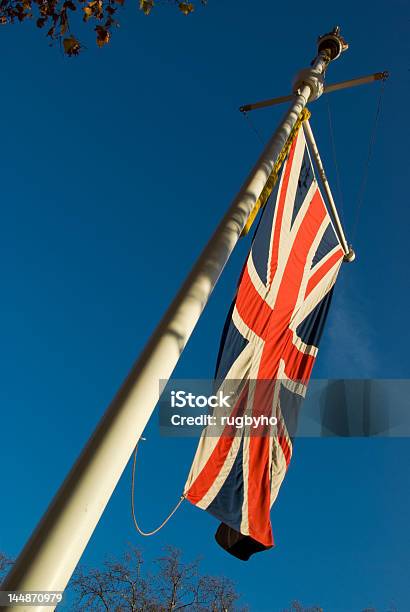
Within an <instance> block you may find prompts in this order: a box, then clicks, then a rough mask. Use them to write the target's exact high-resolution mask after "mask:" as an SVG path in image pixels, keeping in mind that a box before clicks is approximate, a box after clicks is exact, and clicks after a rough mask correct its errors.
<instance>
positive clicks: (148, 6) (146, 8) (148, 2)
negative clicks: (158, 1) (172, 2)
mask: <svg viewBox="0 0 410 612" xmlns="http://www.w3.org/2000/svg"><path fill="white" fill-rule="evenodd" d="M153 6H154V0H140V10H141V11H143V12H144V13H145V15H149V14H150V12H151V10H152V7H153Z"/></svg>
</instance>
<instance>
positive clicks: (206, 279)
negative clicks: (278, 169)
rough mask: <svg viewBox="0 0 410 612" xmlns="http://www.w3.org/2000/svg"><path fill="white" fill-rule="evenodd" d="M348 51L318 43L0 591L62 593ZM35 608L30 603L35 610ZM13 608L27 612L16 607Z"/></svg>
mask: <svg viewBox="0 0 410 612" xmlns="http://www.w3.org/2000/svg"><path fill="white" fill-rule="evenodd" d="M346 48H347V45H346V44H345V42H344V40H343V38H342V37H341V36H340V34H339V29H338V28H335V29H334V30H333V31H332V32H331V33H329V34H326V35H325V36H323V37H321V38H320V39H319V42H318V55H317V57H316V59H315V60H314V61H313V62H312V66H311V67H310V68H307V69H305V70H303V71H302V72H301V73H300V74H299V77H298V78H297V80H296V83H295V86H294V91H295V94H294V98H293V101H292V104H291V105H290V107H289V109H288V111H287V112H286V114H285V116H284V118H283V119H282V121H281V123H280V125H279V127H278V128H277V130H276V131H275V133H274V134H273V136H272V138H271V139H270V141H269V143H268V144H267V146H266V148H265V150H264V151H263V153H262V155H261V156H260V158H259V160H258V162H257V163H256V165H255V167H254V168H253V170H252V171H251V173H250V174H249V176H248V178H247V179H246V181H245V183H244V185H243V186H242V188H241V190H240V192H239V194H238V196H237V197H236V198H235V200H234V201H233V203H232V205H231V207H230V209H229V210H228V212H227V213H226V215H225V216H224V218H223V219H222V221H221V223H220V225H219V227H218V228H217V229H216V231H215V233H214V234H213V236H212V237H211V239H210V241H209V242H208V244H207V246H206V247H205V249H204V251H203V252H202V254H201V255H200V257H199V259H198V261H197V262H196V264H195V265H194V267H193V269H192V271H191V273H190V274H189V276H188V278H187V279H186V281H185V283H184V284H183V286H182V288H181V290H180V291H179V293H178V294H177V296H176V298H175V299H174V301H173V302H172V304H171V305H170V307H169V309H168V311H167V312H166V313H165V316H164V317H163V319H162V321H161V322H160V324H159V326H158V328H157V329H156V331H155V332H154V334H153V336H152V338H151V339H150V341H149V342H148V345H147V346H146V348H145V349H144V351H143V353H142V355H141V357H140V358H139V359H138V360H137V362H136V363H135V365H134V366H133V368H132V370H131V372H130V374H129V375H128V377H127V379H126V380H125V382H124V384H123V385H122V387H121V388H120V390H119V392H118V394H117V395H116V397H115V398H114V400H113V401H112V403H111V405H110V406H109V408H108V410H107V411H106V413H105V415H104V416H103V418H102V419H101V421H100V423H99V425H98V426H97V428H96V430H95V432H94V434H93V435H92V437H91V438H90V440H89V441H88V443H87V445H86V446H85V448H84V450H83V452H82V454H81V455H80V457H79V458H78V460H77V462H76V463H75V465H74V466H73V468H72V470H71V472H70V473H69V474H68V476H67V478H66V479H65V481H64V482H63V484H62V486H61V488H60V490H59V491H58V492H57V494H56V496H55V498H54V500H53V501H52V503H51V504H50V506H49V508H48V510H47V511H46V513H45V515H44V517H43V519H42V520H41V522H40V523H39V525H38V526H37V528H36V530H35V531H34V533H33V535H32V536H31V538H30V539H29V541H28V542H27V544H26V546H25V547H24V549H23V551H22V552H21V554H20V556H19V557H18V559H17V561H16V563H15V565H14V567H13V568H12V570H11V572H10V574H9V575H8V576H7V578H6V579H5V581H4V583H3V585H2V587H1V588H2V590H6V591H33V590H35V591H39V590H45V591H63V590H64V589H65V587H66V585H67V583H68V581H69V579H70V577H71V575H72V572H73V571H74V569H75V567H76V565H77V563H78V561H79V559H80V558H81V555H82V553H83V551H84V549H85V547H86V545H87V543H88V541H89V539H90V537H91V535H92V533H93V531H94V529H95V527H96V525H97V523H98V521H99V519H100V517H101V515H102V513H103V511H104V509H105V507H106V505H107V503H108V501H109V499H110V497H111V494H112V493H113V491H114V489H115V487H116V485H117V482H118V480H119V478H120V476H121V474H122V472H123V470H124V469H125V467H126V465H127V462H128V460H129V458H130V456H131V453H132V451H133V449H134V447H135V444H136V442H137V441H138V440H139V438H140V436H141V434H142V432H143V430H144V428H145V426H146V424H147V422H148V420H149V418H150V416H151V414H152V411H153V410H154V408H155V406H156V404H157V402H158V400H159V384H160V380H168V379H169V377H170V376H171V374H172V372H173V370H174V368H175V366H176V364H177V362H178V359H179V357H180V355H181V352H182V350H183V349H184V347H185V345H186V343H187V341H188V339H189V337H190V335H191V333H192V331H193V329H194V327H195V325H196V323H197V321H198V319H199V317H200V315H201V312H202V310H203V308H204V306H205V304H206V303H207V301H208V298H209V296H210V294H211V292H212V290H213V288H214V286H215V284H216V282H217V280H218V278H219V275H220V274H221V272H222V270H223V268H224V266H225V264H226V262H227V260H228V259H229V256H230V254H231V252H232V250H233V248H234V247H235V244H236V243H237V241H238V239H239V237H240V235H241V232H242V230H243V228H244V226H245V223H246V221H247V219H248V217H249V214H250V212H251V211H252V209H253V207H254V205H255V202H256V201H257V199H258V197H259V195H260V193H261V191H262V189H263V187H264V186H265V183H266V181H267V179H268V177H269V175H270V173H271V171H272V168H273V166H274V164H275V161H276V159H277V157H278V155H279V153H280V152H281V150H282V148H283V146H284V144H285V142H286V140H287V138H288V136H289V134H290V132H291V130H292V128H293V126H294V125H295V122H296V120H297V119H298V117H299V115H300V113H301V111H302V110H303V108H304V107H305V105H306V103H307V102H308V101H311V100H314V99H316V98H317V97H318V96H320V95H321V93H322V91H323V75H324V72H325V70H326V68H327V65H328V64H329V62H330V61H331V60H334V59H336V58H337V57H339V55H340V54H341V52H342V51H344V50H345V49H346ZM40 608H41V606H40V605H38V606H32V609H33V610H40ZM14 609H15V610H24V609H25V608H24V607H23V606H20V605H16V606H14Z"/></svg>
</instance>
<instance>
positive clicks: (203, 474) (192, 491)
mask: <svg viewBox="0 0 410 612" xmlns="http://www.w3.org/2000/svg"><path fill="white" fill-rule="evenodd" d="M247 401H248V384H246V386H245V387H244V389H243V391H242V393H241V396H240V398H239V400H238V401H237V403H236V405H235V407H234V409H233V410H232V412H231V414H230V416H232V417H235V416H241V415H243V413H244V411H245V408H246V404H247ZM237 431H238V430H237V429H236V427H235V426H234V425H226V427H225V428H224V430H223V432H222V434H221V436H220V438H219V440H218V442H217V444H216V446H215V448H214V450H213V451H212V453H211V455H210V457H209V459H208V461H207V462H206V464H205V465H204V467H203V468H202V470H201V471H200V473H199V474H198V476H197V477H196V479H195V480H194V482H193V483H192V485H191V486H190V487H189V489H188V492H187V494H186V498H187V499H188V500H189V501H190V502H191V503H192V504H194V505H196V504H198V503H199V502H200V501H201V499H202V498H203V497H204V496H205V495H206V494H207V493H208V491H209V489H210V488H211V486H212V485H213V484H214V482H215V480H216V478H217V477H218V475H219V472H220V471H221V469H222V467H223V465H224V463H225V461H226V458H227V456H228V453H229V451H230V449H231V447H232V444H233V441H234V439H235V433H237Z"/></svg>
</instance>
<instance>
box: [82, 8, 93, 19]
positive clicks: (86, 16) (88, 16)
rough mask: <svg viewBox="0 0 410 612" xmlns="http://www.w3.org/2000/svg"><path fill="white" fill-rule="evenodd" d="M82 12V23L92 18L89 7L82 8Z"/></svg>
mask: <svg viewBox="0 0 410 612" xmlns="http://www.w3.org/2000/svg"><path fill="white" fill-rule="evenodd" d="M83 11H84V17H83V20H84V21H88V20H89V19H90V17H91V16H92V14H93V11H92V9H91V8H90V7H89V6H84V7H83Z"/></svg>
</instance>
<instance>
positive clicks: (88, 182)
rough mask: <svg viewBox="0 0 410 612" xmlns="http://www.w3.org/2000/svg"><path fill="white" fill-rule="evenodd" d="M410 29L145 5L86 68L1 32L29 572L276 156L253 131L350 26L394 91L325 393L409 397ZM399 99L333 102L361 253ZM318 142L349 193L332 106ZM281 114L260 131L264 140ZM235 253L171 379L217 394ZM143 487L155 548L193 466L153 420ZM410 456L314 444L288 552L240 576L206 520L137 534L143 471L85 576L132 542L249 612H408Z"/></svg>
mask: <svg viewBox="0 0 410 612" xmlns="http://www.w3.org/2000/svg"><path fill="white" fill-rule="evenodd" d="M408 20H409V10H408V6H407V5H406V3H405V2H404V0H400V1H399V0H393V1H392V2H388V3H387V2H383V3H382V2H376V3H374V2H368V1H366V2H362V3H358V2H352V1H351V0H349V1H347V2H344V3H338V4H336V3H320V5H319V4H316V5H311V6H310V5H307V4H306V3H305V2H300V1H299V0H298V1H296V2H293V3H288V4H284V3H273V2H270V1H268V0H262V1H260V2H257V3H256V2H255V3H251V2H246V1H245V0H239V1H236V2H228V1H227V0H225V1H222V0H219V1H216V0H209V5H208V7H207V8H206V9H201V10H197V11H196V12H195V13H194V14H193V15H191V16H190V17H189V18H184V17H183V16H182V15H179V14H178V13H177V11H175V10H172V9H171V7H167V6H165V7H164V8H163V9H162V10H160V9H159V8H158V9H157V10H155V11H154V12H153V13H152V15H151V16H150V17H149V18H145V17H144V16H143V15H142V14H140V13H139V12H138V11H137V10H136V7H135V5H132V4H131V3H129V6H128V8H126V9H125V10H124V11H122V18H121V28H120V29H119V30H118V31H116V32H115V35H114V38H113V41H112V44H110V45H109V46H108V47H106V48H104V49H102V50H99V49H97V48H96V47H95V46H94V43H93V41H91V40H89V41H87V47H88V49H87V51H86V52H85V53H84V54H83V55H82V56H80V57H79V58H77V59H72V60H69V59H67V58H64V57H63V56H62V55H61V53H60V51H59V49H58V48H57V47H56V48H54V49H53V48H51V49H50V48H49V47H48V44H47V41H46V39H45V38H43V33H42V32H40V31H37V30H36V29H35V28H34V25H33V24H23V25H20V26H15V27H5V28H2V30H1V39H0V49H1V54H2V58H3V62H2V74H3V78H2V94H1V109H2V129H1V147H0V168H1V186H2V223H1V224H0V249H1V271H2V290H3V291H2V303H1V307H2V308H1V310H2V315H1V317H0V337H1V360H2V367H1V385H0V401H1V411H2V444H1V459H2V463H1V465H2V477H3V495H4V497H3V503H2V504H1V507H0V519H1V525H2V529H1V533H0V549H1V550H4V551H6V552H7V553H8V554H10V555H16V554H17V553H18V551H19V550H20V548H21V547H22V546H23V544H24V542H25V541H26V539H27V537H28V536H29V535H30V533H31V531H32V529H33V527H34V526H35V525H36V523H37V521H38V520H39V519H40V517H41V515H42V513H43V512H44V510H45V509H46V507H47V505H48V502H49V501H50V499H51V497H52V496H53V494H54V492H55V491H56V489H57V488H58V486H59V484H60V483H61V481H62V478H63V477H64V475H65V474H66V473H67V471H68V470H69V468H70V466H71V465H72V463H73V461H74V460H75V458H76V457H77V455H78V453H79V451H80V450H81V448H82V446H83V445H84V443H85V441H86V440H87V438H88V436H89V435H90V433H91V432H92V431H93V429H94V427H95V425H96V423H97V422H98V420H99V418H100V416H101V414H102V413H103V411H104V409H105V408H106V406H107V404H108V403H109V401H110V399H111V398H112V396H113V395H114V393H115V391H116V389H117V388H118V386H119V385H120V383H121V382H122V380H123V378H124V376H125V375H126V373H127V371H128V370H129V368H130V366H131V364H132V362H133V361H134V359H135V358H136V357H137V355H138V353H139V352H140V350H141V349H142V347H143V346H144V343H145V342H146V341H147V339H148V338H149V335H150V333H151V332H152V330H153V329H154V327H155V325H156V323H157V322H158V321H159V319H160V317H161V315H162V313H163V312H164V310H165V308H166V306H167V304H168V303H169V301H170V299H171V298H172V297H173V295H174V294H175V292H176V290H177V289H178V287H179V285H180V283H181V281H182V280H183V279H184V277H185V275H186V273H187V272H188V270H189V269H190V267H191V265H192V263H193V262H194V260H195V258H196V256H197V255H198V254H199V252H200V250H201V248H202V246H203V245H204V244H205V242H206V240H207V238H208V237H209V235H210V233H211V232H212V230H213V229H214V227H215V226H216V224H217V223H218V221H219V219H220V218H221V216H222V215H223V213H224V211H225V210H226V208H227V206H228V205H229V203H230V201H231V199H232V197H233V196H234V195H235V193H236V191H237V190H238V188H239V187H240V185H241V182H242V180H243V179H244V178H245V176H246V174H247V172H248V170H249V167H250V166H251V165H252V164H253V162H254V160H255V158H256V157H257V155H258V152H259V151H260V148H261V142H260V141H259V139H258V138H257V137H256V135H255V133H254V131H252V130H251V129H250V127H249V125H248V123H247V122H246V120H245V119H244V118H243V117H242V116H241V115H240V113H239V112H238V111H237V108H238V107H239V106H240V105H241V104H243V103H246V102H249V101H253V100H258V99H263V98H267V97H272V96H275V95H283V94H286V93H288V91H289V89H290V82H291V80H292V78H293V76H294V74H295V72H296V71H297V70H298V69H299V68H302V67H304V66H305V65H308V64H309V62H310V60H311V59H312V58H313V56H314V53H315V41H316V37H317V35H319V34H321V33H323V32H326V31H328V30H329V29H330V28H331V27H333V25H335V24H336V23H339V24H340V25H341V26H342V32H343V34H344V35H345V37H346V38H347V40H348V41H349V42H350V49H349V51H348V52H347V53H346V54H345V55H344V56H343V58H342V59H340V60H338V61H337V62H335V63H334V64H333V65H332V66H331V67H330V69H329V73H328V80H329V82H334V81H338V80H343V79H347V78H352V77H355V76H360V75H363V74H368V73H371V72H374V71H379V70H385V69H388V70H390V72H391V78H390V80H389V81H388V83H387V85H386V89H385V94H384V98H383V112H382V117H381V121H380V125H379V129H378V133H377V140H376V145H375V151H374V156H373V159H372V163H371V168H370V174H369V182H368V188H367V191H366V194H365V200H364V205H363V209H362V212H361V217H360V223H359V229H358V232H357V236H356V238H355V241H354V247H355V250H356V252H357V261H356V262H355V263H354V264H352V265H351V266H345V267H344V268H343V270H342V273H341V277H340V280H339V282H338V284H337V287H336V296H335V301H334V304H333V309H332V311H331V314H330V317H329V321H328V326H327V329H326V333H325V336H324V338H323V342H322V346H321V352H320V354H319V358H318V362H317V364H316V367H315V371H314V374H315V376H316V377H337V378H340V377H343V376H346V377H355V378H360V377H379V378H407V377H409V362H408V344H409V334H408V325H407V324H406V315H407V313H408V308H409V307H408V303H409V296H410V289H409V281H408V276H409V275H408V248H409V238H408V227H409V222H410V219H409V208H408V193H407V180H406V179H407V173H408V145H407V139H406V136H405V128H406V125H407V110H406V102H407V99H408V93H409V90H408V83H409V76H408V75H409V72H408V63H407V61H406V60H407V57H408V47H407V46H406V45H407V43H406V39H407V34H408ZM378 93H379V86H378V85H372V86H366V87H363V88H358V89H355V90H350V91H344V92H341V93H338V94H332V95H329V96H328V101H329V103H330V106H331V111H332V117H333V124H334V131H335V139H336V147H337V158H338V164H339V168H340V174H341V179H342V190H343V203H344V205H343V218H344V220H345V224H346V231H347V235H348V237H349V230H351V228H352V225H353V221H354V216H355V210H356V202H357V194H358V190H359V186H360V182H361V178H362V174H363V167H364V162H365V159H366V155H367V147H368V142H369V135H370V131H371V127H372V123H373V118H374V114H375V111H376V104H377V97H378ZM311 111H312V119H311V123H312V127H313V129H314V131H315V134H316V139H317V142H318V145H319V148H320V151H321V154H322V157H323V159H324V160H325V162H326V167H327V169H328V174H329V177H330V179H331V181H332V185H334V191H335V193H337V189H336V184H335V171H334V165H333V162H332V153H331V145H330V137H329V127H328V118H327V111H328V109H327V102H326V100H325V98H324V97H323V98H322V99H321V100H319V101H318V102H316V103H315V104H313V105H312V106H311ZM282 112H283V109H282V108H281V109H269V110H263V111H259V112H258V113H257V114H255V115H254V116H252V120H253V122H254V124H255V126H256V128H257V130H258V132H259V133H260V135H261V138H262V140H266V139H267V138H268V136H269V134H270V133H271V131H272V130H273V129H274V127H275V125H276V123H277V122H278V120H279V118H280V116H281V113H282ZM248 248H249V241H247V240H244V241H242V242H241V243H240V244H239V245H238V248H237V249H236V251H235V252H234V254H233V256H232V258H231V260H230V262H229V264H228V266H227V268H226V270H225V271H224V274H223V276H222V278H221V280H220V282H219V284H218V286H217V288H216V290H215V292H214V294H213V295H212V298H211V300H210V303H209V305H208V307H207V309H206V311H205V313H204V315H203V317H202V319H201V321H200V323H199V325H198V327H197V329H196V331H195V333H194V334H193V336H192V338H191V340H190V342H189V345H188V347H187V349H186V351H185V352H184V354H183V356H182V358H181V361H180V364H179V365H178V367H177V370H176V372H175V376H177V377H179V378H191V377H192V378H194V377H195V378H207V377H209V376H211V375H212V373H213V369H214V364H215V358H216V353H217V348H218V341H219V335H220V331H221V327H222V324H223V321H224V318H225V315H226V311H227V308H228V307H229V304H230V301H231V298H232V295H233V290H234V286H235V282H236V278H237V276H238V273H239V270H240V268H241V265H242V262H243V260H244V257H245V255H246V252H247V249H248ZM146 437H147V442H146V443H144V447H143V448H142V449H141V455H140V462H139V470H138V481H137V482H138V485H137V488H138V491H137V505H138V506H137V507H138V515H139V517H140V521H141V524H142V526H143V527H145V528H146V529H150V528H151V527H153V526H156V525H157V524H158V522H160V521H161V520H162V518H163V516H164V515H165V513H166V512H167V511H168V508H170V507H171V506H172V505H173V504H174V502H175V500H176V499H177V498H178V496H179V495H180V492H181V489H182V486H183V484H184V482H185V478H186V475H187V472H188V469H189V466H190V462H191V459H192V456H193V453H194V449H195V446H196V443H195V440H193V439H161V438H160V437H159V434H158V427H157V421H156V417H155V416H154V417H153V419H152V421H151V423H150V425H149V426H148V428H147V432H146ZM409 459H410V444H409V441H408V440H407V439H403V440H398V439H393V440H388V439H384V440H373V439H367V440H364V439H356V440H355V439H352V440H342V439H338V440H324V439H320V440H298V442H297V447H296V449H295V453H294V460H293V463H292V466H291V469H290V470H289V473H288V476H287V478H286V481H285V484H284V486H283V488H282V490H281V493H280V496H279V499H278V502H277V504H276V505H275V507H274V509H273V512H272V522H273V530H274V534H275V539H276V542H277V547H276V548H275V549H274V550H272V551H269V552H268V553H265V554H263V555H262V554H261V555H258V556H257V557H255V558H254V559H252V560H251V561H250V562H249V563H247V564H244V563H241V562H239V561H237V560H235V559H233V558H230V557H229V556H228V555H227V554H226V553H224V552H223V551H222V550H220V549H219V548H218V547H217V546H216V544H214V541H213V534H214V530H215V528H216V522H215V521H214V520H213V519H212V518H211V517H210V516H208V515H207V514H206V513H204V512H201V511H199V510H197V509H195V508H192V507H190V506H189V505H188V504H186V506H184V507H183V508H182V509H181V510H180V511H179V512H178V513H177V515H176V516H175V518H174V519H173V520H172V521H171V522H170V523H169V525H168V526H167V528H166V529H164V530H162V531H161V532H160V534H159V535H158V536H157V537H155V538H151V539H149V540H142V539H141V538H140V537H139V536H138V535H137V534H136V533H135V531H134V530H133V526H132V522H131V518H130V512H129V489H130V466H128V467H127V469H126V471H125V473H124V476H123V478H122V479H121V481H120V483H119V485H118V487H117V489H116V491H115V494H114V495H113V497H112V499H111V501H110V503H109V505H108V507H107V510H106V512H105V514H104V516H103V518H102V520H101V522H100V524H99V525H98V528H97V529H96V531H95V534H94V536H93V538H92V540H91V541H90V544H89V546H88V548H87V550H86V552H85V555H84V558H83V560H84V562H85V563H88V564H91V563H100V562H101V560H102V559H103V558H104V557H105V556H106V555H107V554H119V553H121V551H122V550H123V549H124V547H125V544H126V542H128V541H131V542H133V543H134V544H136V545H138V546H139V545H140V546H141V547H142V549H143V550H144V551H145V554H146V555H147V557H148V558H153V557H155V556H156V555H158V554H159V553H160V551H161V547H162V546H163V545H165V544H174V545H178V546H179V547H181V548H182V549H183V551H184V553H185V554H186V557H187V558H188V559H190V558H193V557H196V556H201V557H202V558H203V561H202V564H203V570H204V571H206V572H208V573H223V574H225V575H227V576H229V577H230V578H232V579H233V580H235V581H236V582H237V583H238V588H239V590H240V591H241V592H242V593H243V599H244V601H245V602H247V603H248V604H249V605H250V607H251V609H252V610H256V611H258V612H265V611H269V612H277V611H279V610H281V609H282V608H283V607H284V606H286V605H287V604H289V602H290V601H291V600H292V599H296V598H299V599H301V600H302V601H303V602H304V603H305V604H306V605H308V604H309V605H311V604H314V603H319V604H321V605H322V606H323V607H324V608H325V610H326V611H332V612H356V611H360V610H362V609H363V608H365V607H366V606H370V605H373V606H375V607H376V608H377V609H378V610H383V611H384V610H387V608H388V606H389V605H390V604H392V603H394V604H395V605H396V606H397V609H398V610H400V611H405V610H408V609H410V599H409V596H408V593H407V590H408V589H407V588H406V574H407V573H408V567H409V553H408V550H409V544H410V542H409V536H408V516H409V511H410V496H409V478H408V464H409Z"/></svg>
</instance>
